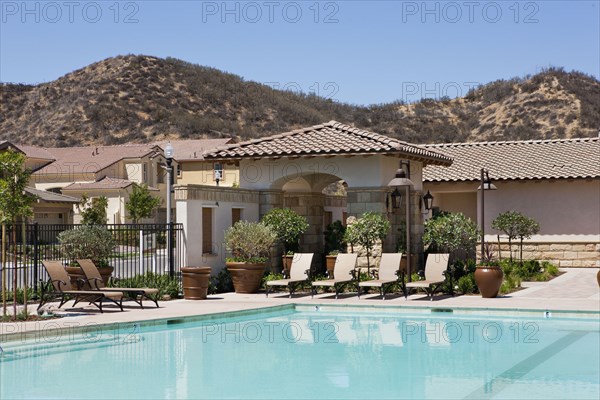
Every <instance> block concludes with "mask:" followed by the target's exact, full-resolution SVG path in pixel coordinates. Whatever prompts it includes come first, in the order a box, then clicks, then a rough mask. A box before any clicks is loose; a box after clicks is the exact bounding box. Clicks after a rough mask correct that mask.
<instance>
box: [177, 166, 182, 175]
mask: <svg viewBox="0 0 600 400" xmlns="http://www.w3.org/2000/svg"><path fill="white" fill-rule="evenodd" d="M181 171H183V164H177V177H178V178H181Z"/></svg>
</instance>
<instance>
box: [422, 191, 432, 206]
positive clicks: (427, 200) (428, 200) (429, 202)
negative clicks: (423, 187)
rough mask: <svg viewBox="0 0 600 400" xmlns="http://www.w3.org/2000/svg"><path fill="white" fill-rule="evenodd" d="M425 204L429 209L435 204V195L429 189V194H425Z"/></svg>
mask: <svg viewBox="0 0 600 400" xmlns="http://www.w3.org/2000/svg"><path fill="white" fill-rule="evenodd" d="M423 204H424V205H425V209H426V210H427V211H429V210H431V206H432V205H433V196H432V194H431V193H429V190H428V191H427V194H425V196H423Z"/></svg>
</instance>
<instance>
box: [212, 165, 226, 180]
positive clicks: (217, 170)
mask: <svg viewBox="0 0 600 400" xmlns="http://www.w3.org/2000/svg"><path fill="white" fill-rule="evenodd" d="M217 179H218V180H219V181H221V182H224V181H225V174H223V164H221V163H214V164H213V181H216V180H217Z"/></svg>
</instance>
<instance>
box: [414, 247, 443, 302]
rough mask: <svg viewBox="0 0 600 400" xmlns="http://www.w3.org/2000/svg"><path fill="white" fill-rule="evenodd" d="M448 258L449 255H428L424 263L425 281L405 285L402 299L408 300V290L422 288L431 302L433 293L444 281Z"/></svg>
mask: <svg viewBox="0 0 600 400" xmlns="http://www.w3.org/2000/svg"><path fill="white" fill-rule="evenodd" d="M449 258H450V254H429V255H428V256H427V262H426V263H425V280H424V281H415V282H408V283H407V284H406V285H405V288H406V289H405V290H404V298H405V299H406V298H408V288H422V289H425V291H426V292H427V295H428V296H429V300H432V301H433V293H434V292H435V290H436V289H438V288H439V286H440V285H441V284H442V283H444V281H445V280H446V275H445V273H446V270H447V269H448V259H449Z"/></svg>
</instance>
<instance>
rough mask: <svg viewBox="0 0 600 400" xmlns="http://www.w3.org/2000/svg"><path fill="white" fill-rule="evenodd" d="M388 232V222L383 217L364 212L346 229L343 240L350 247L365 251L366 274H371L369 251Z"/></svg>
mask: <svg viewBox="0 0 600 400" xmlns="http://www.w3.org/2000/svg"><path fill="white" fill-rule="evenodd" d="M389 230H390V221H388V220H387V219H386V218H385V217H384V216H383V215H381V214H376V213H373V212H366V213H364V214H363V216H362V217H361V218H359V219H357V220H356V222H354V223H353V224H352V225H350V226H349V227H348V228H346V235H345V239H346V241H347V242H348V243H351V244H352V245H355V244H357V245H359V246H362V247H363V248H364V249H365V250H366V251H367V272H368V273H369V274H370V273H371V260H370V257H371V251H372V250H373V246H374V245H375V244H376V243H377V242H380V241H383V240H384V239H385V237H386V235H387V234H388V232H389Z"/></svg>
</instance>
